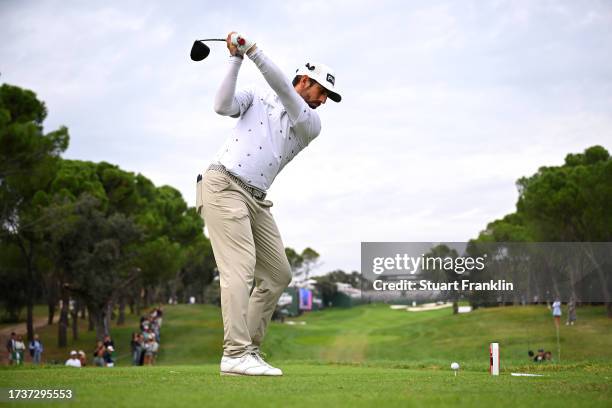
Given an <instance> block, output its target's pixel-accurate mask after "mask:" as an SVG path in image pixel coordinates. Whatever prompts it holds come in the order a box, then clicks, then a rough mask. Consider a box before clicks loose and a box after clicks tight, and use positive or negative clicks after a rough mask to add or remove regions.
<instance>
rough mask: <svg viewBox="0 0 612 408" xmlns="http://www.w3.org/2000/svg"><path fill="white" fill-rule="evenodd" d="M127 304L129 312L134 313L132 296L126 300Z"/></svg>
mask: <svg viewBox="0 0 612 408" xmlns="http://www.w3.org/2000/svg"><path fill="white" fill-rule="evenodd" d="M128 305H129V306H130V314H132V315H133V314H134V313H135V310H134V298H133V297H130V301H129V302H128Z"/></svg>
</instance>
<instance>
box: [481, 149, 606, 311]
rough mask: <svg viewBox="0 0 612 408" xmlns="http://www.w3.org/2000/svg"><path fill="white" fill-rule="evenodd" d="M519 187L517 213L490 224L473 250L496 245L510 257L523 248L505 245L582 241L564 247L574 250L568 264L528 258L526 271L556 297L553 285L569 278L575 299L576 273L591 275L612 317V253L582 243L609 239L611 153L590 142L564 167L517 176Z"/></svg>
mask: <svg viewBox="0 0 612 408" xmlns="http://www.w3.org/2000/svg"><path fill="white" fill-rule="evenodd" d="M517 188H518V191H519V198H518V202H517V204H516V211H515V212H513V213H511V214H508V215H506V216H505V217H503V218H502V219H499V220H495V221H493V222H491V223H489V224H488V225H487V228H486V229H485V230H484V231H482V232H481V233H480V234H479V236H478V238H477V239H475V240H473V241H472V245H473V248H475V247H477V246H478V244H479V243H496V245H497V246H498V247H500V248H499V249H500V250H501V249H504V250H506V251H507V252H508V251H509V252H508V253H509V254H510V256H515V258H518V257H519V256H525V250H524V248H525V246H520V247H519V248H521V253H520V254H519V253H515V254H513V253H512V251H513V250H514V248H516V246H514V247H512V246H510V245H505V244H504V243H506V242H510V243H517V242H520V243H529V242H544V243H545V242H551V243H559V242H565V243H572V242H575V243H578V242H579V243H585V244H580V245H574V246H571V245H567V248H568V251H574V253H573V254H566V256H568V257H569V258H571V261H569V262H566V263H567V264H569V266H568V267H567V268H556V269H555V268H548V266H549V265H547V264H551V262H550V260H548V262H545V264H543V265H534V264H533V262H532V263H531V265H530V268H525V271H524V273H525V274H528V273H530V272H533V269H538V272H539V275H540V276H542V275H545V276H543V277H545V278H546V279H547V285H548V286H549V287H550V288H552V290H551V292H552V293H551V296H559V294H558V293H555V292H557V291H556V289H555V288H556V287H558V286H561V283H562V282H563V281H569V282H570V286H571V287H570V296H571V297H573V298H574V299H575V300H576V301H578V302H579V301H581V299H580V290H579V289H580V288H579V287H578V286H577V285H578V283H579V282H577V281H578V279H577V278H576V277H577V276H578V273H579V272H582V273H586V274H587V275H588V276H590V277H592V280H593V282H592V285H595V286H596V287H597V288H598V292H599V293H600V295H599V296H600V297H601V298H602V299H603V301H604V303H605V304H606V308H607V313H608V316H609V317H612V290H611V289H610V287H611V285H612V273H611V269H612V264H610V254H607V255H606V254H603V256H600V257H595V256H594V252H595V251H596V250H597V248H600V247H601V246H597V245H588V244H586V243H603V242H612V158H611V157H610V154H609V152H608V151H607V150H606V149H605V148H604V147H602V146H592V147H589V148H587V149H586V150H585V151H584V152H583V153H577V154H568V155H567V156H566V157H565V162H564V164H563V165H561V166H550V167H541V168H540V169H539V170H538V171H537V172H536V173H535V174H534V175H532V176H530V177H522V178H521V179H519V180H518V181H517ZM504 246H505V248H501V247H504ZM531 255H533V254H531ZM541 258H542V257H540V259H541ZM544 259H545V258H544ZM515 263H516V264H518V263H517V262H515ZM532 275H533V273H532ZM527 279H528V277H527V276H526V277H525V280H527ZM575 281H576V282H575ZM564 300H567V299H564ZM582 300H583V301H588V299H582Z"/></svg>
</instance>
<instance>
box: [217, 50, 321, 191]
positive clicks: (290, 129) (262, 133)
mask: <svg viewBox="0 0 612 408" xmlns="http://www.w3.org/2000/svg"><path fill="white" fill-rule="evenodd" d="M249 58H250V59H251V60H252V61H253V62H254V63H255V65H256V66H257V68H259V70H260V71H261V73H262V74H263V76H264V79H265V80H266V82H267V83H268V84H269V85H270V88H272V89H271V90H267V91H263V90H260V89H245V90H242V91H239V92H235V89H236V80H237V78H238V72H239V70H240V66H241V64H242V59H241V58H239V57H230V61H229V69H228V72H227V74H226V76H225V78H224V79H223V82H222V83H221V86H220V88H219V90H218V92H217V95H216V98H215V111H216V112H217V113H219V114H221V115H226V116H233V117H239V118H240V119H239V120H238V123H237V124H236V126H235V127H234V129H233V130H232V133H231V134H230V136H229V137H228V138H227V139H226V141H225V143H224V145H223V146H222V147H221V149H219V151H218V152H217V154H216V155H215V158H214V160H213V162H215V163H219V164H222V165H224V166H225V168H226V169H227V170H228V171H230V172H231V173H233V174H235V175H236V176H238V177H240V178H241V179H242V180H243V181H244V182H246V183H248V184H250V185H252V186H254V187H257V188H259V189H260V190H264V191H266V190H268V188H270V186H271V185H272V182H273V181H274V179H275V178H276V176H277V175H278V173H279V172H280V171H281V170H282V169H283V168H284V167H285V166H286V165H287V163H289V162H290V161H291V160H292V159H293V158H294V157H295V156H296V155H297V154H298V153H299V152H300V151H301V150H302V149H304V148H305V147H306V146H307V145H308V144H309V143H310V142H311V141H312V140H313V139H314V138H315V137H317V136H318V135H319V133H320V132H321V121H320V119H319V115H318V114H317V113H316V112H315V111H314V109H312V108H310V106H308V104H307V103H306V102H305V101H304V99H303V98H302V97H301V96H300V95H299V94H298V93H297V92H296V91H295V88H294V87H293V85H292V84H291V82H290V81H289V80H288V79H287V78H286V77H285V76H284V75H283V73H282V71H281V70H280V69H279V68H278V67H277V66H276V64H274V63H273V62H272V61H271V60H270V59H269V58H268V57H266V55H265V54H264V53H263V52H262V51H261V50H260V49H257V50H256V51H255V52H253V53H252V54H251V55H249Z"/></svg>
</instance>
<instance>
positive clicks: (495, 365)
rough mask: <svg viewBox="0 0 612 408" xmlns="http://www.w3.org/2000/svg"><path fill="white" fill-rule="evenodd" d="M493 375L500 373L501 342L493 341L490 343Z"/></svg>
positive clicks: (490, 367)
mask: <svg viewBox="0 0 612 408" xmlns="http://www.w3.org/2000/svg"><path fill="white" fill-rule="evenodd" d="M489 357H490V366H489V371H490V372H491V375H499V343H491V344H490V345H489Z"/></svg>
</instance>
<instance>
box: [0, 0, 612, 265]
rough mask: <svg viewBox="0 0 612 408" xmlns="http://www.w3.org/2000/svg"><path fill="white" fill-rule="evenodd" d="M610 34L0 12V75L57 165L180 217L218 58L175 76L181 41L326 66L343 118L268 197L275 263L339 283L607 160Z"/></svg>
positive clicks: (598, 24) (524, 7)
mask: <svg viewBox="0 0 612 408" xmlns="http://www.w3.org/2000/svg"><path fill="white" fill-rule="evenodd" d="M611 24H612V7H611V6H610V4H608V3H606V2H601V3H588V4H583V3H575V2H571V1H566V2H532V1H519V2H516V1H496V2H452V1H436V2H430V1H422V2H410V3H405V2H400V1H380V2H377V4H376V6H375V7H372V5H371V2H365V1H358V2H353V1H351V2H349V1H338V2H336V1H334V2H328V1H315V2H306V3H304V2H302V3H294V2H282V1H274V2H266V3H257V4H255V3H249V2H238V3H237V2H232V3H227V4H225V3H218V2H201V1H191V2H182V3H181V4H180V6H179V5H175V4H170V3H157V4H152V3H151V2H144V1H135V2H129V3H127V4H126V3H124V2H113V1H111V2H104V3H99V4H98V5H96V4H92V3H86V4H85V3H80V2H62V1H46V2H32V3H29V2H17V1H8V2H2V3H1V4H0V36H1V37H2V38H3V40H4V41H3V42H2V45H1V46H0V72H2V77H1V79H2V81H3V82H9V83H13V84H16V85H20V86H23V87H28V88H31V89H33V90H34V91H35V92H37V93H38V95H39V97H40V98H41V99H43V100H44V101H45V102H46V103H47V106H48V108H49V117H48V120H47V122H46V126H47V127H48V128H49V129H51V128H55V127H57V126H58V125H60V124H66V125H67V126H69V128H70V132H71V136H72V139H71V146H70V148H69V150H68V152H67V157H70V158H78V159H84V160H95V161H100V160H106V161H109V162H113V163H117V164H119V165H120V166H122V167H123V168H125V169H127V170H130V171H135V172H142V173H143V174H145V175H146V176H148V177H150V178H151V179H152V180H153V181H154V182H155V183H156V184H158V185H159V184H170V185H173V186H175V187H177V188H178V189H179V190H180V191H181V192H182V193H183V194H184V197H185V199H186V200H187V201H188V202H189V203H190V204H193V201H194V181H195V175H196V174H197V173H198V172H200V171H201V170H202V169H203V168H204V167H206V165H207V163H208V161H209V160H210V158H211V157H212V155H213V154H214V153H215V151H216V150H217V148H218V147H219V146H220V144H221V143H222V141H223V139H224V137H225V135H226V134H227V132H228V131H229V129H230V128H231V126H232V120H231V119H227V118H223V117H219V116H217V115H215V113H214V112H213V111H212V100H213V97H214V93H215V91H216V87H217V85H218V84H219V81H220V80H221V78H222V76H223V73H224V70H225V63H226V56H225V55H226V52H227V51H226V50H225V49H224V46H223V44H211V55H210V57H209V58H208V59H207V60H206V61H204V62H201V63H193V62H191V61H190V60H189V58H188V54H189V49H190V47H191V44H192V42H193V40H195V39H196V38H205V37H224V36H225V33H226V32H227V31H229V30H231V29H238V30H241V31H243V32H245V33H248V34H250V35H252V36H253V38H255V40H256V41H257V43H258V44H259V45H260V47H261V48H262V49H264V50H265V51H266V53H267V54H268V55H270V56H271V57H273V59H274V61H275V62H276V63H277V64H278V65H279V66H280V67H282V68H283V69H284V70H285V71H286V72H287V73H288V74H290V73H291V72H293V69H294V67H295V66H297V65H298V64H301V63H303V62H304V61H305V60H306V59H314V60H321V61H324V62H326V63H328V64H329V65H332V66H333V67H334V68H335V69H336V73H337V81H338V86H339V87H340V88H341V89H342V90H343V102H342V103H340V104H334V103H333V102H329V103H328V104H326V106H323V107H322V108H321V109H320V115H321V118H322V122H323V132H322V133H321V135H320V136H319V138H318V139H317V140H315V141H314V142H313V143H312V144H311V145H310V146H309V147H308V148H307V149H306V150H305V151H304V152H302V153H301V154H300V156H299V157H298V158H297V159H295V160H294V162H292V163H291V164H290V165H289V166H288V167H287V168H286V169H285V170H284V171H283V172H282V173H281V174H280V175H279V176H278V178H277V180H276V181H275V184H274V186H273V187H272V188H271V191H270V195H271V198H272V200H273V201H275V206H274V207H273V213H274V214H275V217H276V219H277V221H278V224H279V226H280V229H281V234H282V236H283V239H284V241H285V244H286V245H289V246H292V247H295V248H297V249H302V248H304V247H306V246H311V247H313V248H315V249H316V250H317V251H319V252H320V253H321V254H322V257H323V259H322V260H323V262H324V267H323V268H322V270H329V269H335V268H343V269H347V270H350V269H358V268H359V262H360V261H359V250H360V245H359V242H360V241H361V240H381V241H403V240H406V241H410V240H412V241H426V240H431V241H445V240H446V241H461V240H467V239H469V238H471V237H474V236H475V235H476V234H477V233H478V232H479V231H480V230H481V229H483V228H484V227H485V226H486V224H487V223H488V222H490V221H492V220H493V219H495V218H499V217H501V216H503V215H505V214H507V213H508V212H511V211H513V208H514V204H515V201H516V198H517V193H516V189H515V184H514V183H515V181H516V179H518V178H519V177H521V176H526V175H530V174H532V173H533V172H535V171H536V170H537V168H538V167H539V166H542V165H558V164H561V163H562V161H563V158H564V156H565V155H566V154H567V153H569V152H577V151H582V150H583V149H584V148H586V147H588V146H591V145H594V144H602V145H604V146H606V147H607V148H608V149H610V148H611V144H610V140H611V138H610V135H611V133H612V118H611V117H610V114H609V113H610V111H611V110H612V96H611V95H612V92H611V91H612V77H610V75H609V73H610V72H612V60H611V58H610V56H609V51H608V50H609V49H611V48H612V34H611V33H610V31H609V27H610V25H611ZM6 39H9V40H6ZM252 82H255V83H258V84H260V85H263V86H265V82H264V81H263V80H262V78H261V75H260V74H259V73H258V72H257V70H256V68H255V67H254V66H253V65H252V64H250V62H249V61H245V63H244V66H243V67H242V69H241V74H240V79H239V86H243V85H246V84H249V83H252Z"/></svg>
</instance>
